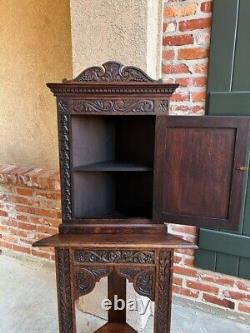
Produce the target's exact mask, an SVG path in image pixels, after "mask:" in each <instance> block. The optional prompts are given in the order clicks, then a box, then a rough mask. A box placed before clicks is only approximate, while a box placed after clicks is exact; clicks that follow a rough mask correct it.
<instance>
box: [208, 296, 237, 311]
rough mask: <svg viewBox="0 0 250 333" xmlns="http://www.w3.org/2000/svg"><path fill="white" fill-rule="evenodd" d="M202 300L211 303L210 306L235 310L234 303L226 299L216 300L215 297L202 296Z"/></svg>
mask: <svg viewBox="0 0 250 333" xmlns="http://www.w3.org/2000/svg"><path fill="white" fill-rule="evenodd" d="M203 300H204V301H206V302H208V303H212V304H215V305H219V306H222V307H224V308H229V309H232V310H233V309H234V308H235V303H234V302H232V301H230V300H227V299H221V298H218V297H216V296H213V295H209V294H203Z"/></svg>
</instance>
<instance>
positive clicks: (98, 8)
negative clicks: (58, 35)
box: [71, 0, 163, 78]
mask: <svg viewBox="0 0 250 333" xmlns="http://www.w3.org/2000/svg"><path fill="white" fill-rule="evenodd" d="M162 6H163V1H162V0H71V29H72V50H73V72H74V76H75V75H77V74H78V73H79V72H81V71H82V70H83V69H84V68H86V67H89V66H93V65H101V64H102V63H103V62H106V61H108V60H116V61H120V62H122V63H123V64H125V65H135V66H138V67H141V68H142V69H144V70H145V71H146V72H147V73H148V74H149V75H151V76H153V77H155V78H156V77H159V75H160V63H161V44H162V43H161V32H162Z"/></svg>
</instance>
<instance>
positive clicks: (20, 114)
mask: <svg viewBox="0 0 250 333" xmlns="http://www.w3.org/2000/svg"><path fill="white" fill-rule="evenodd" d="M0 13H1V20H0V41H1V44H0V64H1V65H0V108H1V109H0V163H1V162H6V163H13V164H18V165H36V166H39V167H49V168H57V167H58V152H57V131H56V108H55V99H54V97H53V96H52V94H51V93H50V92H49V90H48V89H47V87H46V86H45V84H46V82H49V81H58V80H59V81H60V80H61V79H62V78H64V77H71V76H72V68H71V67H72V66H71V65H72V61H71V59H72V57H71V36H70V9H69V1H68V0H53V1H51V0H41V1H37V0H3V1H0Z"/></svg>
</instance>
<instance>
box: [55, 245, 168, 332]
mask: <svg viewBox="0 0 250 333" xmlns="http://www.w3.org/2000/svg"><path fill="white" fill-rule="evenodd" d="M172 257H173V252H172V251H168V250H154V249H153V250H147V251H145V250H138V249H124V250H123V249H119V250H114V249H101V250H93V249H91V248H83V249H82V248H81V249H75V248H56V267H57V284H58V307H59V323H60V332H61V333H75V332H76V324H75V300H76V299H77V298H78V297H80V296H83V295H87V294H88V293H90V292H91V291H92V290H93V289H94V287H95V284H96V282H97V281H99V280H100V279H101V278H102V277H104V276H108V278H109V285H111V286H113V283H112V282H115V281H114V280H115V279H116V282H118V281H119V282H122V281H123V279H124V280H125V279H128V280H129V281H130V282H132V283H133V286H134V288H135V290H136V292H137V293H138V294H140V295H142V296H147V297H148V298H150V299H151V300H152V301H155V314H154V332H157V333H161V332H164V333H167V332H170V315H171V279H172ZM117 285H118V283H116V286H117ZM109 289H110V287H109ZM111 294H112V291H111V290H109V298H111V297H112V295H111ZM118 296H120V295H118ZM115 312H116V313H117V312H118V313H117V315H116V314H115ZM119 312H121V311H114V310H112V309H111V310H110V313H109V321H110V322H112V321H113V322H124V323H125V322H126V314H125V313H123V314H122V315H120V314H119ZM121 317H122V318H121ZM130 331H131V332H135V331H134V330H133V329H131V330H130ZM97 332H101V330H100V331H99V330H98V331H97ZM111 332H112V331H111ZM128 332H129V331H128ZM117 333H118V332H117Z"/></svg>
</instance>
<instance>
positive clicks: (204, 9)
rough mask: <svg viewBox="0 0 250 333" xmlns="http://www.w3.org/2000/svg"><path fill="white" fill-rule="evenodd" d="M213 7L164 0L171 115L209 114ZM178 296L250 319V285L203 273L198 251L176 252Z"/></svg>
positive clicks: (182, 232)
mask: <svg viewBox="0 0 250 333" xmlns="http://www.w3.org/2000/svg"><path fill="white" fill-rule="evenodd" d="M211 16H212V1H205V0H186V1H181V0H165V6H164V24H163V55H162V77H163V79H164V81H165V82H169V83H173V82H174V83H179V85H180V87H179V88H178V89H177V91H176V93H175V94H174V95H173V97H172V99H171V104H170V105H171V110H170V113H171V114H178V115H191V114H196V115H198V114H201V115H202V114H204V106H205V98H206V81H207V64H208V51H209V42H210V27H211ZM169 231H170V232H171V233H174V234H176V235H178V236H180V237H182V238H185V239H186V240H189V241H191V242H195V241H196V229H195V228H193V227H187V226H178V225H175V226H174V225H170V227H169ZM173 289H174V292H175V294H176V295H180V296H182V297H185V298H189V299H193V300H197V301H198V302H202V303H207V304H212V305H216V306H219V307H222V308H228V309H232V310H234V311H237V312H245V313H249V314H250V281H246V280H241V279H237V278H232V277H229V276H226V275H222V274H216V273H212V272H209V271H204V270H198V269H195V267H194V254H193V251H190V250H188V251H176V254H175V267H174V288H173Z"/></svg>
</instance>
